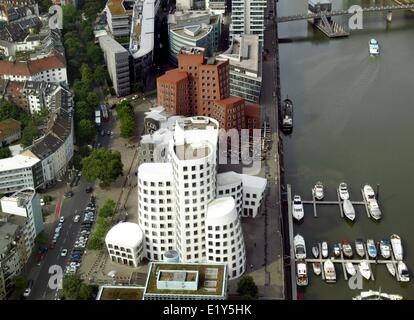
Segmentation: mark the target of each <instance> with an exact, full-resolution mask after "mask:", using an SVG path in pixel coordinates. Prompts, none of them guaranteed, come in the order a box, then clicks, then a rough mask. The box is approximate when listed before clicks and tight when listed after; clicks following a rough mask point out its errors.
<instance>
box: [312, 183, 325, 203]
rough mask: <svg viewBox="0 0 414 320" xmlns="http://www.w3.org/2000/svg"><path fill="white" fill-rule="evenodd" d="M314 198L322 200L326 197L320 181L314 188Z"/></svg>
mask: <svg viewBox="0 0 414 320" xmlns="http://www.w3.org/2000/svg"><path fill="white" fill-rule="evenodd" d="M313 196H314V197H315V199H317V200H322V199H323V197H324V194H323V184H322V182H321V181H318V182H317V183H316V184H315V186H314V187H313Z"/></svg>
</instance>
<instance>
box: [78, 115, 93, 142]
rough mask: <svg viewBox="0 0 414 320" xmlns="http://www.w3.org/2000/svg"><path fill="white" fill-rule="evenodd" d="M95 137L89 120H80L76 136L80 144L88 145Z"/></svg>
mask: <svg viewBox="0 0 414 320" xmlns="http://www.w3.org/2000/svg"><path fill="white" fill-rule="evenodd" d="M95 135H96V128H95V124H94V123H93V122H92V121H91V120H87V119H82V120H81V121H80V122H79V124H78V130H77V136H78V139H79V143H80V144H85V143H90V142H92V141H93V139H94V138H95Z"/></svg>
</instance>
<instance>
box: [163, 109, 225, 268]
mask: <svg viewBox="0 0 414 320" xmlns="http://www.w3.org/2000/svg"><path fill="white" fill-rule="evenodd" d="M217 141H218V123H217V121H216V120H213V119H211V118H208V117H192V118H185V119H182V120H181V121H177V124H176V128H175V131H174V139H173V140H172V141H171V142H170V145H169V155H170V160H171V163H172V165H173V170H174V185H175V199H176V241H177V250H178V252H179V253H180V260H181V261H183V262H199V261H202V260H205V254H206V250H205V218H206V212H207V205H208V203H209V202H210V201H212V200H213V199H214V198H215V192H216V171H217V168H216V149H217Z"/></svg>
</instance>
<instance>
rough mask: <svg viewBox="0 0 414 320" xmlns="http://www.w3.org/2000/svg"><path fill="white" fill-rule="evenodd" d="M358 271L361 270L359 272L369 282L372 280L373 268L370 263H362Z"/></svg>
mask: <svg viewBox="0 0 414 320" xmlns="http://www.w3.org/2000/svg"><path fill="white" fill-rule="evenodd" d="M358 269H359V272H361V274H362V276H363V277H364V278H365V279H367V280H369V278H371V268H370V267H369V264H368V262H366V261H361V262H360V263H359V264H358Z"/></svg>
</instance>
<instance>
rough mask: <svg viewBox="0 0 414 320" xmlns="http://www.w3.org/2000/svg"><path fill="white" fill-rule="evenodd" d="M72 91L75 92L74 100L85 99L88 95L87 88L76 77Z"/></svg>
mask: <svg viewBox="0 0 414 320" xmlns="http://www.w3.org/2000/svg"><path fill="white" fill-rule="evenodd" d="M73 91H74V93H75V99H76V101H86V98H87V97H88V93H89V89H88V88H86V87H85V85H84V84H83V82H82V81H80V80H79V79H76V80H75V82H74V83H73Z"/></svg>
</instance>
